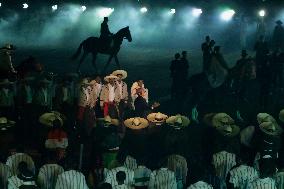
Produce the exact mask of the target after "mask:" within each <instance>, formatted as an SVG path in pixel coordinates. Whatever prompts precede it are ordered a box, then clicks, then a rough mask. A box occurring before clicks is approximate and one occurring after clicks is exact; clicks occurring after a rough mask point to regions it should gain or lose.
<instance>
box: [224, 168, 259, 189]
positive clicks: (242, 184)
mask: <svg viewBox="0 0 284 189" xmlns="http://www.w3.org/2000/svg"><path fill="white" fill-rule="evenodd" d="M258 177H259V175H258V172H257V171H256V170H255V169H254V168H253V167H249V166H246V165H240V166H239V167H236V168H234V169H232V170H231V171H230V180H229V182H230V183H232V184H233V185H234V187H235V188H239V189H246V187H247V184H248V183H250V182H252V181H254V180H255V179H257V178H258Z"/></svg>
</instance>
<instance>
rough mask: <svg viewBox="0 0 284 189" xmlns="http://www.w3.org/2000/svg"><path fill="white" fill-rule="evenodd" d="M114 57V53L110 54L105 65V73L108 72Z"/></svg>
mask: <svg viewBox="0 0 284 189" xmlns="http://www.w3.org/2000/svg"><path fill="white" fill-rule="evenodd" d="M112 58H113V55H110V56H109V58H108V61H107V63H106V65H105V67H104V69H103V74H105V73H106V70H107V68H108V66H109V64H110V62H111V60H112Z"/></svg>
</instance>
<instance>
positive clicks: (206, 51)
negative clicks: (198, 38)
mask: <svg viewBox="0 0 284 189" xmlns="http://www.w3.org/2000/svg"><path fill="white" fill-rule="evenodd" d="M214 45H215V42H214V41H213V40H210V37H209V36H206V38H205V42H204V43H202V45H201V49H202V52H203V71H207V70H208V69H209V66H210V59H211V53H212V48H213V46H214Z"/></svg>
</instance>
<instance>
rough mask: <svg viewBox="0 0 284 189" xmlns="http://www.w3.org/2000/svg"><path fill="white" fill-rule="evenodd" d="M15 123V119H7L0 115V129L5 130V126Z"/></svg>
mask: <svg viewBox="0 0 284 189" xmlns="http://www.w3.org/2000/svg"><path fill="white" fill-rule="evenodd" d="M15 124H16V122H15V121H12V120H8V119H7V118H6V117H0V129H1V130H7V128H9V127H12V126H14V125H15Z"/></svg>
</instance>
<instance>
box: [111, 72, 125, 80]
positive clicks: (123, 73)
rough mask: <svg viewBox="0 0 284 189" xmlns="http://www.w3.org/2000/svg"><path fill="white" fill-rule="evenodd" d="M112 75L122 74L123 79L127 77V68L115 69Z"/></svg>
mask: <svg viewBox="0 0 284 189" xmlns="http://www.w3.org/2000/svg"><path fill="white" fill-rule="evenodd" d="M112 75H114V76H118V75H122V78H121V79H125V78H127V72H126V71H125V70H115V71H114V72H112Z"/></svg>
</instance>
